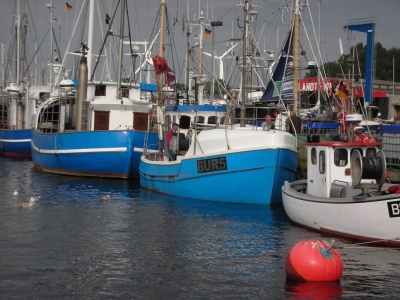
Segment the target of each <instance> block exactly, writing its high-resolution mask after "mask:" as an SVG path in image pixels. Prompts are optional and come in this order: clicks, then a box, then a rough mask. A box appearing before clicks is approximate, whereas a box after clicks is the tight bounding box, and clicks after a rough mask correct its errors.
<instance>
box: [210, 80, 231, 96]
mask: <svg viewBox="0 0 400 300" xmlns="http://www.w3.org/2000/svg"><path fill="white" fill-rule="evenodd" d="M217 80H218V82H217ZM217 80H216V81H214V95H220V94H221V95H223V94H226V91H225V89H226V90H228V92H230V89H231V88H230V86H229V85H228V84H227V83H226V82H225V81H224V80H223V79H220V78H219V79H217ZM222 86H223V87H225V89H223V88H222ZM210 88H211V81H207V83H206V86H205V87H204V93H205V94H206V95H210Z"/></svg>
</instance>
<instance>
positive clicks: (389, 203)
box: [282, 180, 400, 247]
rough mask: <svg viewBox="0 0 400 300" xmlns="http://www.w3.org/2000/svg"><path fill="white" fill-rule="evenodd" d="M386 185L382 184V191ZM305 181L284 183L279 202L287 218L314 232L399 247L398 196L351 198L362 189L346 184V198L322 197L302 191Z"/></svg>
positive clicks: (399, 219)
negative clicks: (355, 188) (280, 201)
mask: <svg viewBox="0 0 400 300" xmlns="http://www.w3.org/2000/svg"><path fill="white" fill-rule="evenodd" d="M385 188H387V187H385V186H384V187H383V190H384V189H385ZM306 189H307V180H300V181H295V182H292V183H288V182H285V184H284V186H283V187H282V202H283V206H284V208H285V211H286V213H287V215H288V216H289V218H290V220H291V221H292V222H293V223H295V224H297V225H299V226H302V227H305V228H308V229H311V230H313V231H317V232H321V233H328V234H333V235H338V236H342V237H346V238H351V239H356V240H359V241H363V242H373V244H371V245H383V246H394V247H399V246H400V231H399V228H400V196H399V195H398V194H397V195H396V194H389V195H386V196H380V197H367V198H365V199H364V200H361V199H357V197H356V198H354V196H356V195H357V193H358V194H359V193H360V192H361V190H354V189H352V187H351V186H348V187H347V190H346V193H347V195H350V196H351V197H348V198H323V197H315V196H311V195H309V194H307V193H304V192H303V191H306Z"/></svg>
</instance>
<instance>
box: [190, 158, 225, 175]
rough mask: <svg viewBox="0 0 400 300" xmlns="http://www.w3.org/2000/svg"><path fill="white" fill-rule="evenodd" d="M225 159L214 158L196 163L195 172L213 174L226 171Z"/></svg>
mask: <svg viewBox="0 0 400 300" xmlns="http://www.w3.org/2000/svg"><path fill="white" fill-rule="evenodd" d="M227 168H228V166H227V164H226V157H225V156H224V157H216V158H210V159H203V160H198V161H197V172H199V173H204V172H215V171H222V170H227Z"/></svg>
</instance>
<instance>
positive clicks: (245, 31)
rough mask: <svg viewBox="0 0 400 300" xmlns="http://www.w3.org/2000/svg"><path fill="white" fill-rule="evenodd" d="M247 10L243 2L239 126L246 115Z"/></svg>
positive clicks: (241, 125) (243, 124)
mask: <svg viewBox="0 0 400 300" xmlns="http://www.w3.org/2000/svg"><path fill="white" fill-rule="evenodd" d="M248 10H249V2H248V1H247V0H246V2H245V3H244V8H243V12H244V20H243V63H242V105H241V107H240V127H245V117H246V108H245V104H246V83H247V53H246V50H247V49H246V48H247V11H248Z"/></svg>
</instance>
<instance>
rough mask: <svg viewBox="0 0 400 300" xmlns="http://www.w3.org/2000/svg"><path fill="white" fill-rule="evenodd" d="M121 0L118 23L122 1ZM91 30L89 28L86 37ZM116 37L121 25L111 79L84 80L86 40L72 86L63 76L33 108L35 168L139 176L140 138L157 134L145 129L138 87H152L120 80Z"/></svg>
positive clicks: (148, 106) (146, 107) (152, 139)
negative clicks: (114, 75) (114, 73)
mask: <svg viewBox="0 0 400 300" xmlns="http://www.w3.org/2000/svg"><path fill="white" fill-rule="evenodd" d="M121 2H122V3H120V5H121V6H120V7H121V19H122V21H121V24H123V23H124V22H123V18H124V9H125V1H121ZM93 13H94V1H90V12H89V15H90V16H93ZM90 19H92V18H90ZM111 23H112V22H111ZM110 26H111V24H110ZM110 28H111V27H110ZM109 30H110V29H109ZM92 34H93V31H91V30H89V41H91V40H92V37H91V36H90V35H92ZM122 40H123V28H121V30H120V51H119V58H118V61H119V64H118V80H117V82H115V81H111V80H108V81H103V80H101V81H99V80H94V79H93V77H92V78H91V79H90V80H88V70H91V67H90V66H88V64H89V63H90V61H91V57H92V56H91V53H92V52H91V46H90V43H89V45H86V44H84V43H82V44H81V49H80V53H81V59H80V65H79V77H78V80H77V82H78V84H77V86H76V84H75V83H74V81H73V80H71V79H69V78H64V79H63V80H62V81H61V82H60V85H59V87H58V88H57V89H55V90H54V91H53V92H52V94H51V97H50V98H49V99H48V100H47V101H45V102H44V103H43V104H42V105H41V106H40V107H39V109H38V114H37V116H36V127H35V128H34V129H33V133H32V141H31V145H32V159H33V162H34V165H35V167H36V168H37V169H39V170H43V171H45V172H50V173H57V174H66V175H75V176H93V177H110V178H123V179H124V178H135V177H138V176H139V162H140V157H141V155H142V152H143V145H144V143H145V139H146V140H148V143H149V144H154V143H156V141H157V134H155V133H153V132H149V131H148V128H149V125H150V122H151V120H150V119H151V114H150V112H151V110H152V102H151V100H149V99H148V98H144V96H142V92H154V91H155V88H156V87H155V85H154V84H148V83H140V84H137V83H135V82H122V79H121V64H122V55H123V54H122ZM86 55H87V56H86Z"/></svg>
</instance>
